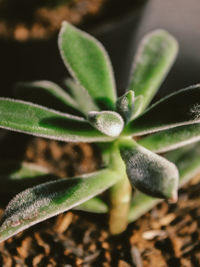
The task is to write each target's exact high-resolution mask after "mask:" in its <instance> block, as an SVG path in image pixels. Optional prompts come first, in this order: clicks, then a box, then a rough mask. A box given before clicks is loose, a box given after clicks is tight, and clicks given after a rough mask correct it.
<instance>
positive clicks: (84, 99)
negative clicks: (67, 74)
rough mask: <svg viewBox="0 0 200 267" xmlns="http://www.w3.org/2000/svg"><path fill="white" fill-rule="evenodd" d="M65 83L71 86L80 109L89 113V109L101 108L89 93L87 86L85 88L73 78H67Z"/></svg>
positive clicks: (70, 88)
mask: <svg viewBox="0 0 200 267" xmlns="http://www.w3.org/2000/svg"><path fill="white" fill-rule="evenodd" d="M65 84H66V85H67V87H68V88H69V90H70V92H71V94H72V95H73V98H74V99H75V100H76V103H77V104H78V106H79V110H80V111H82V112H83V113H84V114H87V113H88V112H89V111H92V110H93V111H98V110H99V108H98V107H97V105H95V103H94V101H93V99H92V98H91V96H90V95H89V94H88V91H86V90H85V88H83V87H82V86H81V85H80V84H78V83H77V82H75V81H73V80H72V79H67V80H65Z"/></svg>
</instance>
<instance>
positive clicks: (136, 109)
mask: <svg viewBox="0 0 200 267" xmlns="http://www.w3.org/2000/svg"><path fill="white" fill-rule="evenodd" d="M143 99H144V98H143V96H142V95H139V96H137V97H135V102H134V109H133V113H132V116H131V118H130V120H133V119H135V118H136V117H138V116H139V115H140V113H141V112H142V102H143Z"/></svg>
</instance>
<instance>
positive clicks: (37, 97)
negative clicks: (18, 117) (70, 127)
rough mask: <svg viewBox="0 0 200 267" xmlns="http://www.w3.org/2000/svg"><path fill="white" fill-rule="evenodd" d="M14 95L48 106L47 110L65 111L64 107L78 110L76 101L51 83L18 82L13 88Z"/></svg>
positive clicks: (43, 81)
mask: <svg viewBox="0 0 200 267" xmlns="http://www.w3.org/2000/svg"><path fill="white" fill-rule="evenodd" d="M15 93H16V95H17V96H19V97H20V99H22V100H26V101H31V102H34V103H36V104H40V105H45V106H46V105H48V106H47V107H49V108H53V109H58V110H61V111H66V107H72V108H74V109H78V110H79V106H78V104H77V103H76V101H74V99H73V98H72V97H71V96H70V95H69V94H68V93H67V92H65V91H64V90H63V89H62V88H61V87H60V86H58V85H57V84H55V83H54V82H51V81H45V80H42V81H34V82H20V83H17V84H16V86H15ZM60 108H61V109H60Z"/></svg>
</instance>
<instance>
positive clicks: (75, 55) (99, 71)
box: [58, 22, 116, 109]
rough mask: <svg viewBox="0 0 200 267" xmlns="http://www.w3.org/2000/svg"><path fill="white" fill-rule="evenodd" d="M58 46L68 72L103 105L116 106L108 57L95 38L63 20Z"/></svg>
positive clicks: (112, 107) (113, 83)
mask: <svg viewBox="0 0 200 267" xmlns="http://www.w3.org/2000/svg"><path fill="white" fill-rule="evenodd" d="M58 44H59V49H60V53H61V56H62V59H63V61H64V64H65V65H66V66H67V68H68V70H69V72H70V73H71V75H72V76H73V78H74V79H75V80H77V81H78V82H79V83H80V84H81V85H82V86H83V87H84V88H85V89H86V90H87V91H88V93H89V94H90V95H91V97H92V98H93V99H94V100H95V101H96V103H97V104H99V105H100V106H101V104H102V103H103V105H106V106H107V108H111V109H114V103H115V100H116V92H115V82H114V77H113V71H112V66H111V63H110V60H109V57H108V55H107V53H106V51H105V49H104V48H103V46H102V45H101V43H99V42H98V41H97V40H96V39H95V38H93V37H92V36H90V35H89V34H87V33H85V32H83V31H81V30H79V29H77V28H75V27H74V26H72V25H71V24H69V23H68V22H63V24H62V28H61V31H60V34H59V41H58Z"/></svg>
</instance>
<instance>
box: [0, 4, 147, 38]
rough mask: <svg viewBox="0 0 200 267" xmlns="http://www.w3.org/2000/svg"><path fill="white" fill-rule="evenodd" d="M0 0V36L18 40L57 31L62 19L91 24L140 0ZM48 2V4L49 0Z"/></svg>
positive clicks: (83, 25) (40, 36)
mask: <svg viewBox="0 0 200 267" xmlns="http://www.w3.org/2000/svg"><path fill="white" fill-rule="evenodd" d="M54 2H55V3H56V4H52V1H47V0H46V1H45V0H43V1H36V0H35V1H29V3H28V4H27V1H24V0H16V1H12V0H1V1H0V37H1V38H2V37H3V38H11V39H13V38H14V39H16V40H18V41H26V40H27V39H45V38H49V37H51V36H52V35H54V34H55V33H57V32H58V30H59V29H60V26H61V22H62V21H63V20H67V21H69V22H71V23H73V24H74V25H79V26H80V25H82V27H87V25H90V26H91V25H92V26H94V25H95V24H97V23H99V21H102V20H104V21H106V20H107V19H110V18H111V17H116V16H120V15H121V14H123V13H124V12H126V11H127V10H130V8H133V7H137V6H138V5H141V2H142V3H143V2H144V0H142V1H141V0H134V1H132V0H125V1H124V2H123V5H122V4H121V0H58V1H54ZM50 3H51V4H50Z"/></svg>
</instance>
